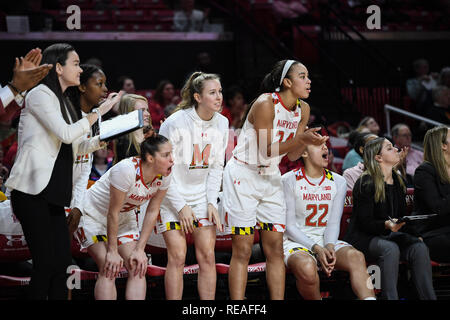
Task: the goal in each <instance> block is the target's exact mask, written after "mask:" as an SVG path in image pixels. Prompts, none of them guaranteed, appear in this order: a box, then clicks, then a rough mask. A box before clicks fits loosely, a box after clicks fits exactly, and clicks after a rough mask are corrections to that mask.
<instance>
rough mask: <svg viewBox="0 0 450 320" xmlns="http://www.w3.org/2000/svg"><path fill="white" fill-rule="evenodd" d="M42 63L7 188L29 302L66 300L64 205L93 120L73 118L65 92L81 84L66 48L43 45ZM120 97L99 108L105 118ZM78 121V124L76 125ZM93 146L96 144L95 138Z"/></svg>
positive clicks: (67, 246) (73, 55)
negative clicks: (27, 254) (26, 261)
mask: <svg viewBox="0 0 450 320" xmlns="http://www.w3.org/2000/svg"><path fill="white" fill-rule="evenodd" d="M42 62H44V63H47V64H52V65H54V68H52V69H51V70H50V72H49V74H48V76H47V77H46V78H44V79H43V80H42V82H41V84H40V85H38V86H37V87H35V88H34V89H33V90H31V91H30V92H29V93H28V94H27V96H26V99H25V103H26V106H27V107H26V108H24V109H23V110H22V113H21V117H20V123H19V132H18V141H19V146H18V150H19V151H18V154H17V158H16V161H15V162H14V165H13V167H12V169H11V172H10V176H9V178H8V180H7V181H6V186H7V187H8V188H9V189H10V190H12V192H11V205H12V208H13V211H14V214H15V215H16V216H17V218H18V219H19V221H20V223H21V225H22V228H23V231H24V235H25V239H26V241H27V243H28V245H29V248H30V251H31V256H32V260H33V274H32V276H31V282H30V285H29V291H28V294H29V297H30V298H32V299H47V298H48V299H67V284H66V277H67V267H68V266H69V265H70V263H71V260H72V258H71V253H70V242H69V233H68V228H67V224H66V215H65V210H64V206H69V205H70V200H71V196H72V169H73V155H74V154H75V155H78V154H86V153H87V152H89V150H90V148H92V147H93V146H95V142H96V141H95V140H94V141H92V142H93V143H92V144H91V141H87V142H88V143H85V141H82V142H78V139H79V138H80V137H82V136H84V135H85V134H87V133H88V132H89V130H90V127H91V126H92V124H93V123H95V122H96V121H97V119H98V114H97V113H90V114H88V115H87V116H86V117H85V118H83V119H81V120H78V119H79V116H78V114H77V113H76V111H75V110H74V109H73V108H72V107H71V105H70V103H67V98H66V96H65V91H66V89H67V88H68V87H70V86H77V85H79V84H80V74H81V73H82V71H83V70H82V69H81V68H80V66H79V62H80V59H79V57H78V54H77V53H76V51H75V49H74V48H73V47H72V46H70V45H68V44H61V43H58V44H54V45H51V46H49V47H47V48H46V49H45V50H44V52H43V55H42ZM118 98H120V94H119V95H117V97H114V98H113V97H112V96H111V97H110V98H109V99H108V100H107V101H106V102H105V103H103V104H102V105H101V106H100V107H99V113H100V114H104V113H106V112H108V111H109V109H110V108H111V107H112V106H113V104H114V103H116V100H117V99H118ZM77 120H78V121H77ZM97 144H98V140H97Z"/></svg>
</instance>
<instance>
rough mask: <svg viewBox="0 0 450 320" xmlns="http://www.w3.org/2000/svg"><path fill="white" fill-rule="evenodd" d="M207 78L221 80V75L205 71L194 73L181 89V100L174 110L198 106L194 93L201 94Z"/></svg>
mask: <svg viewBox="0 0 450 320" xmlns="http://www.w3.org/2000/svg"><path fill="white" fill-rule="evenodd" d="M206 80H219V81H220V77H219V76H218V75H217V74H213V73H204V72H200V71H196V72H194V73H192V74H191V76H190V77H189V79H188V80H187V81H186V83H185V84H184V86H183V88H182V89H181V102H180V103H179V104H178V106H177V108H176V109H175V111H174V112H176V111H178V110H181V109H188V108H191V107H197V101H196V100H195V98H194V94H195V93H199V94H201V92H202V90H203V86H204V83H205V81H206Z"/></svg>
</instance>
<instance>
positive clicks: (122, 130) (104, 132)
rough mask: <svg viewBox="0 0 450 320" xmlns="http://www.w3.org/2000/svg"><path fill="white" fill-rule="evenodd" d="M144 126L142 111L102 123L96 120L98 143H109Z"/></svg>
mask: <svg viewBox="0 0 450 320" xmlns="http://www.w3.org/2000/svg"><path fill="white" fill-rule="evenodd" d="M143 126H144V116H143V111H142V109H139V110H134V111H132V112H130V113H127V114H122V115H119V116H116V117H114V118H112V119H109V120H106V121H102V120H101V118H100V117H99V118H98V127H99V132H100V133H99V135H100V141H110V140H113V139H115V138H118V137H120V136H123V135H125V134H127V133H130V132H132V131H135V130H137V129H140V128H142V127H143Z"/></svg>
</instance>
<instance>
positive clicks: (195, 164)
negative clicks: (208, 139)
mask: <svg viewBox="0 0 450 320" xmlns="http://www.w3.org/2000/svg"><path fill="white" fill-rule="evenodd" d="M193 149H194V151H193V154H192V162H191V164H190V165H189V169H206V168H208V167H209V162H208V161H209V156H210V154H211V144H207V145H206V146H205V148H204V149H203V151H202V152H201V153H200V146H199V145H198V144H197V143H196V144H194V146H193Z"/></svg>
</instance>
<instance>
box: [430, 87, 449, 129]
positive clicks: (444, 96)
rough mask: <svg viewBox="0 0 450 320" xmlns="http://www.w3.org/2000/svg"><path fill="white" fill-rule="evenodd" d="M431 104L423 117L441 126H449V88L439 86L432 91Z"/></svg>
mask: <svg viewBox="0 0 450 320" xmlns="http://www.w3.org/2000/svg"><path fill="white" fill-rule="evenodd" d="M432 98H433V104H432V105H430V107H428V108H426V110H425V116H426V117H427V118H429V119H431V120H434V121H437V122H440V123H442V124H450V109H449V106H450V88H448V87H446V86H443V85H439V86H437V87H435V88H434V89H433V91H432Z"/></svg>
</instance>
